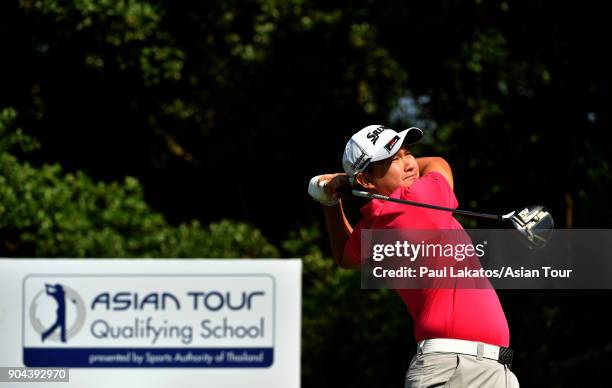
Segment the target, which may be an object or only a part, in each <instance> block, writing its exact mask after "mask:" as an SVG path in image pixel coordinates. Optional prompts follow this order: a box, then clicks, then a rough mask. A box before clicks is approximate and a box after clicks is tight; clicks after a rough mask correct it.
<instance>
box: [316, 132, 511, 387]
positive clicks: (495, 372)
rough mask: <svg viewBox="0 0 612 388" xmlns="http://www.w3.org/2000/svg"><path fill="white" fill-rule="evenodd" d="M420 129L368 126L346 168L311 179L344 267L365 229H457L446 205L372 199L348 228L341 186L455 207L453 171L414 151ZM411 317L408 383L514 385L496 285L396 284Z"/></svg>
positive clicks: (356, 260)
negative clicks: (412, 347)
mask: <svg viewBox="0 0 612 388" xmlns="http://www.w3.org/2000/svg"><path fill="white" fill-rule="evenodd" d="M422 136H423V133H422V131H421V130H420V129H418V128H414V127H412V128H409V129H406V130H404V131H401V132H396V131H394V130H392V129H390V128H387V127H384V126H382V125H369V126H367V127H365V128H363V129H361V130H360V131H358V132H357V133H355V134H354V135H353V136H352V137H351V139H350V140H349V141H348V143H347V144H346V147H345V150H344V155H343V157H342V165H343V168H344V173H336V174H325V175H319V176H316V177H314V178H312V179H311V181H310V183H309V188H308V192H309V194H310V195H311V196H312V197H313V198H314V199H315V200H316V201H318V202H320V203H321V204H322V205H323V209H324V213H325V220H326V224H327V230H328V233H329V239H330V242H331V248H332V253H333V256H334V260H335V261H336V262H337V263H338V264H339V265H340V266H342V267H344V268H359V267H360V265H361V231H362V230H364V229H404V230H405V229H413V230H417V229H418V230H434V229H437V230H451V229H462V227H461V225H460V224H459V222H458V221H457V220H456V219H455V218H454V217H453V215H452V213H450V212H442V211H437V210H432V209H425V208H420V207H415V206H405V205H398V204H395V203H392V202H386V201H381V200H378V199H372V200H370V202H368V203H367V204H366V205H365V206H363V207H362V208H361V213H362V215H363V218H362V219H361V220H360V221H359V223H358V224H357V225H356V226H355V227H354V228H353V226H351V224H350V223H349V221H348V220H347V218H346V216H345V214H344V211H343V208H342V200H341V199H340V198H339V197H338V192H339V190H340V188H342V187H345V186H348V185H351V186H357V187H360V188H361V189H363V190H366V191H368V192H370V193H376V194H381V195H386V196H390V197H394V198H401V199H406V200H411V201H418V202H424V203H429V204H433V205H439V206H445V207H452V208H457V205H458V203H457V198H456V197H455V194H454V193H453V174H452V171H451V168H450V166H449V164H448V163H447V162H446V161H445V160H444V159H442V158H439V157H423V158H416V157H415V156H414V155H413V154H412V153H411V151H410V148H409V146H410V145H411V144H413V143H415V142H417V141H419V140H420V139H421V137H422ZM396 292H397V293H398V294H399V295H400V297H401V298H402V300H403V301H404V303H405V304H406V306H407V308H408V310H409V312H410V314H411V316H412V319H413V321H414V335H415V337H416V341H417V344H418V345H417V351H416V354H415V356H414V357H413V358H412V361H411V362H410V366H409V368H408V372H407V374H406V383H405V387H407V388H408V387H439V386H443V385H444V386H448V387H518V386H519V384H518V380H517V378H516V376H515V375H514V374H513V373H512V372H511V371H510V364H511V362H512V351H511V350H510V349H509V348H508V346H509V342H510V335H509V330H508V323H507V321H506V317H505V315H504V311H503V309H502V307H501V304H500V302H499V298H498V296H497V294H496V292H495V290H494V289H493V288H486V289H463V288H445V289H442V288H427V289H397V290H396Z"/></svg>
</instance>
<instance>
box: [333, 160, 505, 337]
mask: <svg viewBox="0 0 612 388" xmlns="http://www.w3.org/2000/svg"><path fill="white" fill-rule="evenodd" d="M391 197H394V198H401V199H406V200H410V201H417V202H423V203H428V204H432V205H438V206H445V207H451V208H456V207H457V205H458V203H457V198H456V197H455V194H454V193H453V191H452V189H451V187H450V185H449V184H448V182H447V181H446V179H445V178H444V177H443V176H442V175H441V174H440V173H438V172H430V173H428V174H426V175H424V176H422V177H421V178H419V179H417V180H416V181H414V183H413V184H412V185H411V186H410V187H408V188H399V189H397V190H396V191H394V192H393V193H392V194H391ZM361 213H362V214H363V218H362V219H361V221H360V222H359V223H358V224H357V226H356V227H355V229H354V230H353V233H352V234H351V236H350V238H349V240H348V242H347V245H346V247H345V254H346V255H347V257H348V259H347V260H350V261H351V262H352V263H355V264H358V263H360V262H361V230H362V229H413V230H433V229H443V230H450V229H463V228H462V227H461V224H459V222H458V221H457V220H456V219H455V218H454V217H453V216H452V213H450V212H445V211H439V210H432V209H425V208H420V207H416V206H408V205H403V204H398V203H393V202H387V201H381V200H377V199H373V200H371V201H370V202H369V203H368V204H367V205H365V206H363V207H362V208H361ZM396 292H397V293H398V294H399V295H400V297H401V298H402V300H403V301H404V303H405V304H406V306H407V308H408V310H409V311H410V314H411V315H412V318H413V320H414V335H415V337H416V340H417V341H421V340H424V339H429V338H454V339H463V340H469V341H478V342H485V343H488V344H492V345H497V346H504V347H508V346H509V343H510V334H509V330H508V322H507V321H506V316H505V314H504V310H503V309H502V307H501V304H500V302H499V298H498V297H497V293H496V292H495V290H494V289H493V288H486V289H467V288H454V289H441V288H440V289H436V288H431V289H417V290H406V289H398V290H396Z"/></svg>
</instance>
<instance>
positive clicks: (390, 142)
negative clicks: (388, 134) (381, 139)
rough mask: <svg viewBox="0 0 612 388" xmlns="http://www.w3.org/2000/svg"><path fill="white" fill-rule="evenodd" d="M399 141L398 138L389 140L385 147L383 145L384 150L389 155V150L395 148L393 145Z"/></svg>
mask: <svg viewBox="0 0 612 388" xmlns="http://www.w3.org/2000/svg"><path fill="white" fill-rule="evenodd" d="M399 139H400V137H399V136H395V137H394V138H393V139H391V140H389V142H388V143H387V145H385V149H386V150H387V152H389V153H391V150H392V149H393V147H394V146H395V143H397V141H398V140H399Z"/></svg>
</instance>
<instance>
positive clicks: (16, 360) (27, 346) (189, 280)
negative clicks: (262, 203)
mask: <svg viewBox="0 0 612 388" xmlns="http://www.w3.org/2000/svg"><path fill="white" fill-rule="evenodd" d="M301 270H302V267H301V261H300V260H287V259H283V260H261V259H258V260H237V259H236V260H230V259H225V260H211V259H206V260H194V259H185V260H167V259H166V260H160V259H148V260H141V259H129V260H121V259H105V260H101V259H91V260H82V259H70V260H60V259H1V260H0V284H2V293H0V343H1V344H2V350H1V353H0V366H4V367H23V366H26V367H31V368H45V367H47V368H50V367H52V368H69V372H70V381H69V382H66V383H54V384H57V385H70V386H79V387H83V386H87V387H108V386H113V387H121V386H125V387H167V386H170V385H177V386H189V387H191V386H199V387H203V386H211V387H279V388H281V387H282V388H291V387H299V384H300V322H301V316H300V314H301ZM0 384H1V383H0ZM25 384H33V385H37V384H38V383H25Z"/></svg>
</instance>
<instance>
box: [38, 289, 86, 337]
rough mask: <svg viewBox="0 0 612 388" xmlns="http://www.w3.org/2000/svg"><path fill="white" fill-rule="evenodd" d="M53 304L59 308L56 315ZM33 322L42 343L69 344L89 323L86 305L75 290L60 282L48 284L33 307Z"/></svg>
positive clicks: (40, 292)
mask: <svg viewBox="0 0 612 388" xmlns="http://www.w3.org/2000/svg"><path fill="white" fill-rule="evenodd" d="M50 304H51V305H53V304H54V305H55V309H54V310H53V313H52V312H50V307H51V306H50ZM29 315H30V323H31V324H32V327H33V328H34V330H35V331H36V332H37V333H38V334H40V339H41V342H49V341H54V342H62V343H66V342H68V339H70V338H72V337H74V336H75V335H76V334H77V333H78V332H79V331H80V330H81V328H82V327H83V324H84V323H85V303H84V302H83V299H82V298H81V296H80V295H79V294H78V293H77V292H76V291H75V290H73V289H72V288H70V287H68V286H66V285H62V284H60V283H56V284H49V283H45V286H44V290H41V291H39V292H38V293H37V294H36V295H35V296H34V299H33V301H32V304H31V305H30V314H29Z"/></svg>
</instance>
